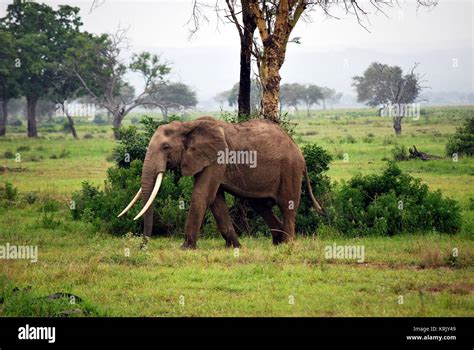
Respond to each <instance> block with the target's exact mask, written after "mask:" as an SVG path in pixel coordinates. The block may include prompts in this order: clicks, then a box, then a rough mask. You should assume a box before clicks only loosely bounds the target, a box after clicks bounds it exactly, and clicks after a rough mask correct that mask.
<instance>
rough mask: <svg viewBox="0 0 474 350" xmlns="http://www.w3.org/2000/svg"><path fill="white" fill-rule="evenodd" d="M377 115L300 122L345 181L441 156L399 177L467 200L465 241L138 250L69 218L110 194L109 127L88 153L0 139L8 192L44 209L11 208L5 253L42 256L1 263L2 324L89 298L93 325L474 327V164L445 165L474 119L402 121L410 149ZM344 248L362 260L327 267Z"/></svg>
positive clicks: (2, 210)
mask: <svg viewBox="0 0 474 350" xmlns="http://www.w3.org/2000/svg"><path fill="white" fill-rule="evenodd" d="M373 113H374V111H373V110H327V111H313V112H312V114H313V115H312V116H311V117H307V116H306V113H302V114H301V115H300V116H292V117H291V121H292V122H294V123H297V125H296V129H295V137H296V140H297V142H298V143H300V144H304V143H307V142H316V143H318V144H319V145H320V146H322V147H323V148H325V149H327V150H328V151H329V152H330V153H331V154H332V155H333V156H334V161H333V162H332V164H331V168H330V171H329V176H330V178H331V180H332V181H334V182H340V181H343V180H347V179H349V178H351V177H352V176H353V175H354V174H356V173H362V174H371V173H378V172H379V171H380V170H381V169H382V168H383V167H384V166H385V160H386V159H391V158H392V154H391V149H392V148H393V147H394V146H395V145H397V144H398V145H405V146H406V147H409V146H412V145H416V146H417V148H418V149H419V150H421V151H424V152H427V153H430V154H434V155H438V156H442V157H444V158H443V159H440V160H436V161H430V162H422V161H419V160H411V161H407V162H400V163H399V166H400V167H401V168H402V169H403V170H406V171H408V172H409V173H411V174H412V175H414V176H415V177H419V178H421V179H422V180H423V181H424V182H425V183H427V184H428V185H429V186H430V188H431V189H441V190H442V191H443V193H444V194H445V195H446V196H448V197H451V198H453V199H456V200H457V201H459V203H460V206H461V208H462V215H463V228H462V230H461V232H460V233H459V234H457V235H454V236H449V235H441V234H437V233H433V232H425V233H420V234H417V235H407V234H405V235H400V236H395V237H392V238H384V237H364V238H357V239H347V238H344V237H341V236H340V235H338V234H337V233H336V232H333V231H332V230H331V229H329V228H324V229H322V230H321V231H320V232H318V235H317V236H314V237H298V238H297V239H296V241H295V242H294V243H292V244H289V245H283V246H279V247H274V246H272V244H271V239H270V238H269V237H260V238H251V237H243V238H242V244H243V248H241V249H240V250H239V251H234V250H229V249H224V248H223V246H224V241H223V240H222V239H221V238H215V237H203V238H202V239H201V240H199V242H198V246H199V249H198V250H197V251H181V250H180V249H179V245H180V243H181V240H182V238H181V237H179V238H178V237H177V238H163V237H160V238H154V239H152V240H151V242H150V243H149V245H148V249H147V251H141V250H140V249H139V244H140V239H139V238H137V237H132V236H126V237H113V236H110V235H107V234H105V233H102V232H96V231H95V230H94V229H93V227H92V226H91V225H89V224H87V223H83V222H79V221H73V220H71V218H70V215H69V213H68V206H67V204H68V199H69V198H70V195H71V193H72V192H73V191H75V190H78V189H79V188H80V187H81V182H82V181H84V180H88V181H91V182H93V183H95V184H103V180H104V179H105V176H106V169H107V168H108V167H110V166H111V165H112V163H111V162H110V161H109V160H108V159H110V158H109V156H110V154H111V151H112V149H113V147H114V144H115V141H114V140H113V139H112V133H111V131H110V130H109V129H110V127H109V126H95V125H91V124H84V125H79V126H78V130H79V135H80V136H81V140H79V141H76V140H73V139H72V138H71V136H69V135H66V134H63V133H60V132H42V129H41V128H40V135H41V137H40V138H38V139H34V140H30V139H26V138H25V136H24V132H23V130H22V129H21V128H18V129H17V130H16V131H17V132H14V133H11V134H9V135H7V138H5V139H2V140H0V157H3V159H0V166H1V168H0V184H1V185H3V184H4V183H5V182H6V181H8V182H10V183H12V184H13V185H14V186H15V187H17V188H18V190H19V197H20V198H23V197H24V196H27V195H28V194H29V193H35V195H36V196H37V197H38V200H37V201H36V202H35V203H34V204H28V203H27V201H25V200H19V201H18V202H17V203H16V204H15V205H3V206H0V245H4V244H6V243H7V242H9V243H10V244H16V245H37V246H38V249H39V257H38V261H37V262H36V263H32V262H29V261H25V260H2V261H0V285H1V286H3V292H2V293H3V297H2V296H1V295H0V301H2V299H3V301H2V302H1V303H0V315H7V316H12V315H50V314H52V315H57V314H58V310H57V308H55V307H54V306H51V305H49V304H50V303H51V301H47V300H44V299H43V298H41V297H42V296H46V295H49V294H52V293H56V292H68V293H73V294H75V295H77V296H80V297H81V298H82V299H83V303H82V304H84V305H86V307H85V308H86V309H87V310H89V311H88V312H89V314H90V315H111V316H459V315H465V316H474V242H473V241H474V208H473V205H472V202H471V198H474V193H473V192H474V191H473V189H474V159H472V158H460V159H459V161H458V162H453V160H452V159H451V158H450V157H447V156H445V154H444V153H445V145H446V142H447V139H448V137H449V136H450V135H452V134H453V133H454V131H455V129H456V127H457V126H459V125H461V123H462V120H463V118H465V117H466V116H469V115H472V114H473V113H474V107H451V108H431V109H427V110H426V111H425V113H424V114H423V115H422V116H421V117H420V119H419V120H412V119H409V118H408V119H407V120H405V121H404V124H403V135H402V136H399V137H395V136H393V129H392V128H391V123H390V119H388V118H381V117H375V116H374V115H373ZM132 117H133V116H130V118H129V119H131V118H132ZM135 117H136V116H135ZM86 134H87V135H88V136H87V137H88V138H87V139H85V138H84V136H85V135H86ZM6 153H7V154H6ZM5 154H6V155H7V156H11V155H13V157H15V156H17V154H19V155H20V158H21V161H19V162H18V161H15V159H7V158H5ZM344 154H346V155H345V156H344ZM344 157H346V159H347V161H345V160H344ZM17 160H18V157H17ZM50 198H53V199H56V200H59V201H61V202H62V203H63V204H64V206H63V207H61V208H58V210H57V211H56V212H54V213H53V215H52V216H47V215H46V214H45V213H43V212H42V211H41V209H42V208H43V206H44V203H47V202H48V200H49V199H50ZM333 243H336V244H340V245H357V246H364V248H365V260H364V262H363V263H357V262H355V261H352V260H340V259H336V260H331V259H326V258H325V255H324V251H325V250H324V249H325V247H326V246H327V245H332V244H333ZM454 251H456V252H458V253H459V256H457V257H454V256H453V252H454ZM14 288H19V291H18V292H12V290H13V289H14ZM24 288H26V289H27V291H23V289H24ZM0 289H2V288H0ZM81 314H83V313H78V315H81Z"/></svg>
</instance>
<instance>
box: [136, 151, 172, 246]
mask: <svg viewBox="0 0 474 350" xmlns="http://www.w3.org/2000/svg"><path fill="white" fill-rule="evenodd" d="M164 158H165V157H164V156H163V155H161V156H155V155H151V153H150V150H149V151H147V154H146V157H145V162H144V163H143V169H142V178H141V184H142V187H141V188H142V192H141V198H142V205H143V208H142V210H141V211H140V213H138V215H137V216H136V217H135V218H134V220H137V219H138V218H140V217H141V216H142V215H144V229H143V234H144V236H147V237H149V236H151V232H152V229H153V211H154V205H153V201H154V199H155V197H156V195H157V193H158V190H159V189H160V185H161V181H162V180H163V175H164V172H165V171H166V162H165V161H164ZM160 159H163V161H160Z"/></svg>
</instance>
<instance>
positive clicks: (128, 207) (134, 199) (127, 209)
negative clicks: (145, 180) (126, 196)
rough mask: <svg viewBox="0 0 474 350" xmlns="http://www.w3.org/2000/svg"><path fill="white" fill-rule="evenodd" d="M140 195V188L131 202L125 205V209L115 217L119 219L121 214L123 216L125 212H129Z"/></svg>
mask: <svg viewBox="0 0 474 350" xmlns="http://www.w3.org/2000/svg"><path fill="white" fill-rule="evenodd" d="M141 194H142V188H141V187H140V189H139V190H138V192H137V194H136V195H135V197H133V199H132V201H131V202H130V203H129V204H128V205H127V207H126V208H125V209H124V210H123V211H122V212H121V213H120V214H118V216H117V217H118V218H119V217H121V216H122V215H123V214H125V213H126V212H127V211H129V209H130V208H131V207H132V206H133V205H134V204H135V203H136V202H137V200H138V198H139V197H140V195H141Z"/></svg>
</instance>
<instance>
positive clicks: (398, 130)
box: [393, 117, 403, 135]
mask: <svg viewBox="0 0 474 350" xmlns="http://www.w3.org/2000/svg"><path fill="white" fill-rule="evenodd" d="M402 118H403V117H393V128H394V129H395V134H396V135H401V134H402Z"/></svg>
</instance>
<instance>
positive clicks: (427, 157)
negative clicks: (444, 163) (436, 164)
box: [408, 145, 441, 161]
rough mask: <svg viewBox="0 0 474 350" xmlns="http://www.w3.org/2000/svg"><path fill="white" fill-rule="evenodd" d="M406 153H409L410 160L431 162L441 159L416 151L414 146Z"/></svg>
mask: <svg viewBox="0 0 474 350" xmlns="http://www.w3.org/2000/svg"><path fill="white" fill-rule="evenodd" d="M408 152H410V155H409V157H410V158H412V159H416V158H419V159H421V160H423V161H425V160H433V159H440V158H441V157H438V156H434V155H432V154H428V153H425V152H420V151H418V150H417V149H416V147H415V145H413V148H411V147H410V148H409V149H408Z"/></svg>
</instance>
